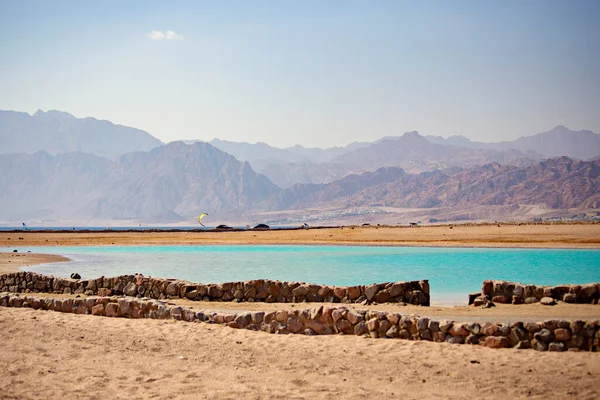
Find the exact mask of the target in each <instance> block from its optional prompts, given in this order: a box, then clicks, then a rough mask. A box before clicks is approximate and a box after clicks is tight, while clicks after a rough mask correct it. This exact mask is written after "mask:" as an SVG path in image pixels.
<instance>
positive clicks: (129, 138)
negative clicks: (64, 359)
mask: <svg viewBox="0 0 600 400" xmlns="http://www.w3.org/2000/svg"><path fill="white" fill-rule="evenodd" d="M599 138H600V135H598V134H595V133H593V132H590V131H578V132H574V131H569V130H568V129H567V128H565V127H562V126H559V127H556V128H555V129H553V130H551V131H548V132H544V133H541V134H537V135H533V136H529V137H524V138H520V139H517V140H515V141H513V142H499V143H478V142H471V141H470V140H468V139H467V138H464V137H451V138H447V139H444V138H439V137H434V136H421V135H420V134H419V133H417V132H407V133H405V134H403V135H401V136H395V137H384V138H382V139H380V140H377V141H375V142H370V143H369V142H361V143H353V144H350V145H348V146H345V147H336V148H330V149H318V148H304V147H302V146H294V147H290V148H285V149H279V148H276V147H272V146H269V145H268V144H265V143H257V144H248V143H236V142H228V141H223V140H218V139H215V140H213V141H212V142H211V143H205V142H199V141H192V142H186V143H184V142H172V143H169V144H163V143H162V142H161V141H159V140H158V139H156V138H154V137H152V136H151V135H150V134H149V133H147V132H144V131H140V130H137V129H134V128H129V127H124V126H120V125H115V124H112V123H111V122H108V121H99V120H96V119H94V118H82V119H80V118H75V117H74V116H72V115H71V114H68V113H64V112H59V111H48V112H42V111H38V112H36V113H35V114H34V115H29V114H25V113H18V112H13V111H0V140H2V147H1V148H0V171H2V174H0V221H5V223H10V222H11V221H12V222H18V221H21V220H28V221H30V220H37V221H40V222H41V223H49V224H60V222H61V221H85V222H84V223H80V224H83V225H90V224H93V222H92V221H114V220H119V221H124V222H123V223H131V222H133V221H140V222H145V223H146V222H148V223H186V222H187V223H189V222H190V221H194V220H195V217H196V216H197V215H198V213H200V212H208V213H209V214H210V215H211V216H212V217H215V218H218V219H220V220H221V221H234V222H241V221H245V222H262V221H265V220H268V219H273V220H275V221H277V218H278V217H277V216H285V217H284V218H283V219H280V220H285V221H292V222H293V221H299V220H302V219H301V218H304V220H311V218H314V219H320V220H321V221H326V220H328V219H327V218H329V220H333V219H331V218H330V217H331V215H334V216H337V217H339V216H340V215H345V213H346V211H345V210H355V211H352V212H353V213H356V212H358V213H363V212H364V213H367V214H368V215H369V218H371V217H370V215H373V218H374V215H375V214H374V213H379V214H381V216H382V218H383V219H382V221H385V220H386V218H387V219H389V220H391V219H393V218H392V216H396V217H398V216H399V215H404V214H402V213H405V214H406V213H407V211H406V210H413V211H414V210H419V213H420V214H419V215H423V216H425V215H429V216H436V218H443V217H444V215H446V217H447V219H448V220H450V219H451V218H454V219H465V218H467V219H468V218H472V216H471V215H472V213H471V211H473V210H475V209H477V210H479V211H478V212H477V217H476V218H480V219H493V218H494V215H496V214H494V213H495V212H496V211H493V210H498V209H501V210H502V213H504V214H502V218H507V219H510V218H529V217H531V215H529V214H527V215H528V216H524V215H525V214H519V215H517V214H516V210H518V209H522V208H523V206H527V207H534V208H535V209H536V211H535V213H537V214H535V215H556V212H557V210H564V212H563V214H565V213H571V212H573V209H578V210H583V212H584V213H585V212H586V211H585V210H595V209H597V208H598V207H600V195H599V193H600V186H599V185H600V182H599V180H598V179H599V178H598V176H599V175H600V157H598V156H599V155H600V140H599ZM561 149H562V150H561ZM590 154H596V156H590ZM564 156H568V157H564ZM549 157H550V158H549ZM589 159H592V160H591V161H584V160H589ZM356 210H359V211H356ZM361 210H362V211H361ZM402 210H404V211H402ZM461 210H469V213H467V214H465V213H462V211H461ZM323 213H325V214H327V215H328V217H322V215H324V214H323ZM506 213H508V214H506ZM592 213H594V212H593V211H592ZM367 214H365V215H367ZM379 214H377V215H379ZM317 215H320V216H318V217H317ZM406 215H409V214H406ZM411 215H412V214H411ZM450 215H452V217H451V218H450ZM465 215H466V216H465ZM561 215H562V214H561ZM565 215H566V214H565ZM337 217H336V218H337ZM361 218H363V219H362V221H364V220H365V218H366V219H367V220H369V219H368V218H367V217H364V216H363V217H361ZM398 218H399V217H398ZM338 219H339V218H338ZM342 219H343V218H342ZM396 219H397V218H396ZM342 222H343V221H342Z"/></svg>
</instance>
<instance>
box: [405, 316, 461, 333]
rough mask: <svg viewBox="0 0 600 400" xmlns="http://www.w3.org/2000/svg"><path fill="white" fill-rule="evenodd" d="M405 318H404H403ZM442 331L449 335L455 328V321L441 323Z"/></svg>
mask: <svg viewBox="0 0 600 400" xmlns="http://www.w3.org/2000/svg"><path fill="white" fill-rule="evenodd" d="M403 318H404V317H403ZM439 326H440V331H442V332H444V333H447V332H448V331H449V330H450V328H452V327H453V326H454V321H446V320H444V321H440V323H439Z"/></svg>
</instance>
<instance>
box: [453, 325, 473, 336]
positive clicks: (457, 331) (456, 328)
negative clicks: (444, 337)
mask: <svg viewBox="0 0 600 400" xmlns="http://www.w3.org/2000/svg"><path fill="white" fill-rule="evenodd" d="M448 333H449V334H451V335H452V336H467V335H468V334H469V331H468V330H467V329H466V328H465V326H464V325H463V324H454V325H452V328H450V329H449V330H448Z"/></svg>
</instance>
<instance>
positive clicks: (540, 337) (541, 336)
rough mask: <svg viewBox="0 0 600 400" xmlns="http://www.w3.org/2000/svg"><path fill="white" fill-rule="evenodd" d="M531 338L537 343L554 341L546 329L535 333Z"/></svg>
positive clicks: (552, 335) (551, 334)
mask: <svg viewBox="0 0 600 400" xmlns="http://www.w3.org/2000/svg"><path fill="white" fill-rule="evenodd" d="M533 338H534V339H535V340H537V341H538V342H543V343H549V342H551V341H552V339H554V334H553V333H552V332H551V331H550V330H548V329H545V328H544V329H542V330H541V331H539V332H537V333H535V334H534V335H533Z"/></svg>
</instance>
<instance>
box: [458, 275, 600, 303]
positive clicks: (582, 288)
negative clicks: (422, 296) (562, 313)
mask: <svg viewBox="0 0 600 400" xmlns="http://www.w3.org/2000/svg"><path fill="white" fill-rule="evenodd" d="M483 296H486V297H485V298H484V297H483ZM477 297H479V302H481V301H488V300H491V301H492V302H494V303H507V304H508V303H512V304H531V303H537V302H539V301H541V300H542V299H544V298H546V299H547V300H551V299H553V300H558V301H564V302H565V303H580V304H598V303H600V283H588V284H585V285H558V286H536V285H526V284H522V283H518V282H508V281H492V280H487V281H484V282H483V285H482V287H481V293H474V294H471V295H469V304H471V303H472V302H473V301H475V302H477Z"/></svg>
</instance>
